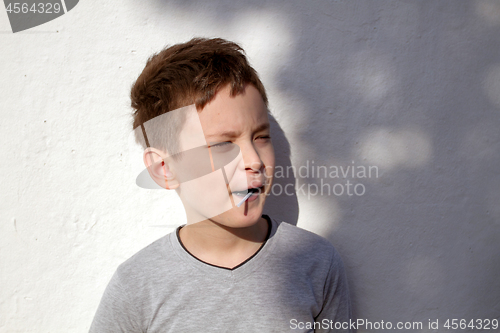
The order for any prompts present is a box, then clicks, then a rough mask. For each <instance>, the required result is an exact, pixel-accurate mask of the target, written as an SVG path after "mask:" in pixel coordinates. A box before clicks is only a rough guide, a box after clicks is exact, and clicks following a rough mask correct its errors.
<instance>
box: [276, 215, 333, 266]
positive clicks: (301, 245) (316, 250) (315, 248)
mask: <svg viewBox="0 0 500 333" xmlns="http://www.w3.org/2000/svg"><path fill="white" fill-rule="evenodd" d="M273 221H274V222H275V223H276V224H277V229H276V233H275V235H274V236H275V237H277V243H278V244H277V245H278V248H279V249H281V250H282V251H284V252H286V253H288V254H289V255H290V254H293V256H294V257H295V258H297V259H299V258H298V257H300V258H302V259H303V260H307V261H309V262H311V261H314V262H318V261H321V262H324V263H325V264H327V263H329V264H333V265H337V264H339V265H342V260H341V258H340V255H339V253H338V252H337V250H336V249H335V247H334V246H333V244H332V243H331V242H330V241H329V240H327V239H326V238H324V237H322V236H320V235H317V234H315V233H313V232H311V231H308V230H305V229H302V228H300V227H297V226H294V225H291V224H289V223H287V222H283V221H278V220H276V219H273ZM278 251H279V250H278Z"/></svg>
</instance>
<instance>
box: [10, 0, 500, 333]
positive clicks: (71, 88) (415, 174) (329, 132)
mask: <svg viewBox="0 0 500 333" xmlns="http://www.w3.org/2000/svg"><path fill="white" fill-rule="evenodd" d="M9 30H10V27H9V25H8V20H7V16H6V13H5V11H4V10H3V8H2V9H0V31H1V32H2V33H1V34H0V40H1V47H0V57H1V58H0V59H1V63H0V72H1V81H0V103H1V104H0V105H1V109H0V112H1V115H2V117H1V118H0V119H1V133H0V136H1V140H2V141H1V142H2V145H1V146H0V156H1V157H2V163H1V165H0V168H1V173H0V174H1V176H0V177H1V184H2V190H1V197H0V205H1V216H0V219H1V220H0V265H1V266H0V272H1V273H0V286H1V287H0V302H1V303H0V331H1V332H85V331H86V330H88V327H89V326H90V322H91V320H92V317H93V314H94V312H95V310H96V307H97V305H98V302H99V299H100V297H101V295H102V292H103V290H104V288H105V286H106V284H107V282H108V280H109V278H110V277H111V275H112V273H113V272H114V270H115V268H116V267H117V265H118V264H120V263H121V262H122V261H124V260H125V259H126V258H128V257H129V256H131V255H132V254H133V253H135V252H136V251H138V250H139V249H141V248H142V247H144V246H146V245H147V244H149V243H150V242H152V241H153V240H155V239H157V238H159V237H161V236H162V235H164V234H165V233H167V232H170V231H172V230H173V228H174V226H175V225H178V224H181V223H182V222H183V218H184V215H183V211H182V208H181V207H179V205H180V203H179V201H178V199H176V198H175V196H174V195H171V194H165V193H162V192H159V191H154V190H143V189H140V188H138V187H136V186H135V184H134V179H135V176H136V175H135V174H134V173H133V171H132V168H131V167H130V163H129V156H128V155H129V150H128V149H129V148H128V144H127V138H128V135H129V133H130V130H131V125H130V124H131V118H130V116H129V114H130V109H129V106H128V105H129V99H128V93H129V88H130V86H131V84H132V82H133V81H134V79H135V78H136V77H137V75H138V74H139V73H140V71H141V70H142V68H143V66H144V64H145V61H146V59H147V57H148V56H149V55H150V54H151V53H152V52H154V51H158V50H159V49H161V48H162V47H163V46H165V45H166V44H173V43H176V42H181V41H186V40H188V39H190V38H191V37H193V36H221V37H224V38H228V39H231V40H235V41H237V42H240V43H241V44H242V46H243V47H244V48H245V49H246V51H247V54H248V55H249V58H250V60H251V62H252V63H253V64H254V66H255V68H256V69H257V71H258V72H259V73H260V74H261V77H262V79H263V81H264V84H265V85H266V87H267V89H268V94H269V96H270V104H271V109H272V112H273V113H274V115H275V117H276V119H277V120H278V121H279V123H280V126H281V128H282V130H283V132H284V135H286V139H287V140H288V144H289V145H290V153H291V156H288V155H287V141H286V140H285V137H284V135H283V134H282V133H279V132H278V133H277V134H276V136H275V138H276V140H275V144H276V146H277V149H278V150H279V152H278V153H279V154H280V161H281V162H282V163H284V164H285V165H286V163H287V160H289V161H291V164H292V165H293V166H295V167H297V168H298V167H300V166H303V165H306V164H307V163H309V165H312V161H314V163H315V165H316V166H317V165H325V166H328V167H330V166H338V167H340V166H343V167H347V166H353V165H354V166H370V165H371V166H377V167H378V171H379V174H378V177H375V176H374V175H372V177H371V178H356V177H354V178H353V177H352V174H351V175H348V176H347V179H334V178H325V179H320V178H317V177H316V178H311V177H310V178H304V177H298V179H297V182H298V184H299V186H300V185H302V184H305V185H303V186H304V187H302V189H307V188H308V187H309V188H310V189H311V190H312V191H314V186H315V185H313V184H320V185H321V184H322V183H321V182H322V181H323V183H327V184H329V185H331V186H333V185H334V184H335V183H341V184H345V182H346V181H347V180H349V181H350V182H351V183H356V184H357V183H361V184H363V185H364V186H365V193H364V195H362V196H357V195H353V196H349V195H347V194H345V193H344V194H343V195H341V196H336V195H326V194H324V195H322V196H318V195H316V196H311V195H309V197H308V195H307V192H305V193H299V194H298V195H297V197H280V198H275V199H273V200H275V202H281V203H283V202H285V203H287V204H288V207H289V208H287V209H283V207H282V205H280V207H278V208H277V209H273V208H270V211H271V212H272V213H274V215H275V216H276V217H279V218H285V219H287V220H288V221H289V222H291V223H294V224H298V225H299V226H300V227H303V228H306V229H310V230H313V231H315V232H317V233H319V234H321V235H323V236H325V237H327V238H328V239H330V240H331V241H332V242H333V244H334V245H335V246H336V247H337V248H338V250H339V251H340V253H341V254H342V256H343V258H344V261H345V264H346V266H347V272H348V276H349V281H350V284H351V289H352V297H353V300H354V311H355V315H356V317H358V318H364V319H368V320H371V321H381V320H384V321H386V322H387V321H392V322H397V321H423V322H424V323H425V324H426V323H427V322H428V319H432V320H435V319H440V320H441V323H443V322H444V320H446V319H447V318H458V319H461V318H463V319H469V320H470V319H475V318H490V319H493V318H498V317H499V314H500V303H499V302H498V300H499V299H500V279H499V278H498V276H499V275H500V262H499V254H500V241H499V240H500V238H499V236H500V172H499V170H500V169H499V166H498V165H499V163H500V154H499V149H500V131H499V128H500V98H499V96H500V54H499V50H500V2H499V1H496V0H492V1H488V0H482V1H465V0H460V1H455V0H454V1H451V0H449V1H416V0H415V1H410V0H407V1H328V0H322V1H314V2H313V1H310V2H305V1H300V0H293V1H262V0H260V1H258V0H250V1H230V0H217V1H212V2H210V4H209V3H207V2H205V1H194V0H189V1H180V0H178V1H175V0H173V1H160V0H150V1H132V0H125V1H95V0H87V1H80V3H79V4H78V5H77V7H75V8H74V9H73V10H72V11H71V12H68V14H66V15H64V16H62V17H60V18H58V19H56V20H54V21H51V22H49V23H46V24H44V25H42V26H39V27H35V28H33V29H31V30H28V31H26V32H20V33H16V34H12V33H9V32H8V31H9ZM353 161H354V162H353ZM323 178H324V177H323ZM284 181H285V183H286V181H287V180H284ZM291 181H293V179H292V180H291ZM339 186H340V185H339ZM336 189H337V193H339V192H338V191H339V190H340V187H337V188H336ZM360 189H361V187H358V190H360ZM309 194H311V193H310V192H309ZM296 199H298V204H299V208H298V207H297V205H296ZM280 200H281V201H280ZM297 214H298V219H297ZM165 225H168V226H165ZM365 331H366V330H359V332H365ZM392 331H397V330H392ZM416 331H418V330H416ZM421 331H422V332H430V331H432V330H429V329H427V327H424V329H423V330H421ZM439 331H446V330H444V329H442V327H441V328H440V330H439Z"/></svg>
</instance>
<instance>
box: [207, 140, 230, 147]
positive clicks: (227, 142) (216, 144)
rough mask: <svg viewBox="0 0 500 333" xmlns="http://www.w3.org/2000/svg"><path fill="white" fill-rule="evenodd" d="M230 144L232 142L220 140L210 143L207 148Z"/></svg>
mask: <svg viewBox="0 0 500 333" xmlns="http://www.w3.org/2000/svg"><path fill="white" fill-rule="evenodd" d="M230 144H232V142H229V141H226V142H220V143H215V144H213V145H210V146H209V148H214V147H224V146H227V145H230Z"/></svg>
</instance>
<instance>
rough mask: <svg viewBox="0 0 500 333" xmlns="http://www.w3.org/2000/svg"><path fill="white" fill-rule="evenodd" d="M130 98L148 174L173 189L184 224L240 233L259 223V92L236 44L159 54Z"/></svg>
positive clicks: (265, 126) (263, 119) (265, 167)
mask: <svg viewBox="0 0 500 333" xmlns="http://www.w3.org/2000/svg"><path fill="white" fill-rule="evenodd" d="M131 98H132V107H133V108H134V109H135V112H134V129H135V134H136V139H137V141H138V142H139V143H141V144H142V145H143V147H144V148H146V150H145V153H144V162H145V164H146V166H147V167H148V172H149V174H150V175H151V177H152V178H153V179H154V180H155V182H156V183H157V184H159V185H161V186H162V187H164V188H169V189H177V192H178V193H179V195H180V197H181V200H182V202H183V204H184V207H185V209H186V213H187V216H188V222H198V221H202V220H205V219H210V218H214V217H217V219H216V220H218V221H219V222H221V223H223V224H225V225H227V226H234V227H241V226H244V225H250V224H252V223H254V222H255V221H256V220H257V219H258V218H259V217H260V215H261V213H262V208H263V206H264V202H265V197H266V195H267V194H268V193H269V191H270V186H271V183H272V175H273V173H274V150H273V146H272V143H271V141H270V135H269V120H268V115H267V113H268V111H267V97H266V93H265V90H264V87H263V85H262V83H261V81H260V80H259V78H258V76H257V73H256V72H255V70H254V69H253V68H252V67H251V66H250V65H249V64H248V61H247V59H246V57H245V55H244V54H243V50H242V49H241V48H240V47H239V46H238V45H236V44H234V43H232V42H228V41H225V40H223V39H201V38H196V39H193V40H191V41H189V42H187V43H184V44H178V45H174V46H172V47H169V48H166V49H164V50H163V51H161V52H160V53H158V54H156V55H154V56H153V57H151V58H150V59H149V61H148V62H147V64H146V67H145V69H144V71H143V72H142V74H141V75H140V76H139V78H138V79H137V81H136V83H135V84H134V86H133V87H132V92H131ZM162 184H163V185H162ZM247 192H248V193H250V192H252V193H253V194H251V196H250V197H249V198H248V199H247V200H246V201H245V202H244V205H242V206H241V207H237V206H236V204H238V203H239V202H240V201H242V200H243V198H244V197H245V194H247ZM223 212H226V213H224V214H222V213H223ZM234 223H235V224H234ZM233 224H234V225H233Z"/></svg>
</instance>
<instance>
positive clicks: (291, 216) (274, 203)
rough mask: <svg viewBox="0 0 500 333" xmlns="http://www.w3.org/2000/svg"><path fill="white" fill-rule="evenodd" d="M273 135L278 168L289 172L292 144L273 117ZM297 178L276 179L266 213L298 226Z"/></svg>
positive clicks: (271, 117) (270, 118)
mask: <svg viewBox="0 0 500 333" xmlns="http://www.w3.org/2000/svg"><path fill="white" fill-rule="evenodd" d="M269 122H270V123H271V135H272V141H273V145H274V151H275V155H276V168H282V169H284V170H287V169H289V168H290V167H291V165H292V162H291V161H290V143H289V142H288V140H287V138H286V136H285V133H284V132H283V130H282V129H281V127H280V125H279V124H278V123H277V122H276V119H275V118H274V117H273V116H270V117H269ZM294 186H295V177H293V176H291V177H275V178H274V180H273V187H272V192H271V195H270V196H269V197H268V198H267V199H266V205H265V208H264V213H265V214H268V215H270V216H272V217H274V218H276V219H278V220H281V221H286V222H288V223H290V224H293V225H297V220H298V218H299V203H298V201H297V194H296V193H295V191H294V190H293V188H294Z"/></svg>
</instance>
